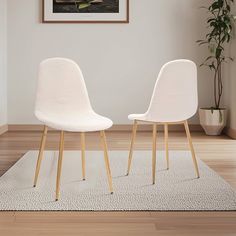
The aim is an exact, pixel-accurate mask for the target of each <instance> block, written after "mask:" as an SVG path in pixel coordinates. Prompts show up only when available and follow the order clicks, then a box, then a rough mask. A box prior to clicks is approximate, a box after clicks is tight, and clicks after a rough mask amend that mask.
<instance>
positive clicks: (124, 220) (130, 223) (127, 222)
mask: <svg viewBox="0 0 236 236" xmlns="http://www.w3.org/2000/svg"><path fill="white" fill-rule="evenodd" d="M107 139H108V147H109V149H110V150H127V149H128V147H129V142H130V133H127V132H108V133H107ZM99 141H100V140H99V135H98V134H89V135H87V136H86V147H87V149H89V150H97V149H100V142H99ZM193 141H194V146H195V150H196V153H197V156H198V158H201V159H202V160H203V161H204V162H205V163H207V164H208V165H209V166H210V167H211V168H212V169H214V170H215V171H216V172H217V173H218V174H219V175H221V176H222V177H223V178H224V179H225V180H227V181H228V182H229V183H230V184H231V185H232V186H233V187H234V188H236V141H235V140H230V139H229V138H227V137H224V136H223V137H207V136H205V135H204V134H202V133H193ZM39 142H40V133H38V132H8V133H6V134H4V135H2V136H0V175H2V174H4V173H5V172H6V171H7V170H8V169H9V168H10V167H11V166H12V165H13V164H14V163H15V162H16V161H17V160H19V159H20V158H21V157H22V156H23V155H24V154H25V153H26V152H27V151H29V150H34V149H38V146H39ZM58 143H59V134H58V133H56V132H51V133H49V137H48V142H47V149H57V148H58ZM157 147H158V148H159V149H163V148H164V144H163V134H162V133H160V134H159V137H158V145H157ZM65 148H66V149H70V150H72V149H73V150H79V149H80V138H79V135H78V134H66V140H65ZM135 148H136V149H139V150H145V149H150V148H151V133H145V132H140V133H138V136H137V142H136V145H135ZM170 149H172V150H186V149H188V146H187V142H186V137H185V135H184V134H183V133H171V134H170ZM32 168H33V167H32ZM0 201H1V199H0ZM8 235H16V236H21V235H30V236H32V235H40V236H46V235H57V236H60V235H63V236H64V235H65V236H68V235H77V236H78V235H79V236H80V235H84V236H90V235H96V236H100V235H102V236H108V235H109V236H110V235H111V236H113V235H117V236H118V235H122V236H123V235H129V236H132V235H135V236H141V235H144V236H152V235H182V236H185V235H186V236H187V235H188V236H189V235H214V236H215V235H222V236H224V235H236V212H155V213H151V212H118V213H114V212H112V213H92V212H88V213H81V212H0V236H8Z"/></svg>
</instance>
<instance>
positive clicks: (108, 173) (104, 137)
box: [100, 131, 113, 194]
mask: <svg viewBox="0 0 236 236" xmlns="http://www.w3.org/2000/svg"><path fill="white" fill-rule="evenodd" d="M100 136H101V141H102V145H103V150H104V159H105V164H106V171H107V177H108V183H109V188H110V192H111V194H113V187H112V177H111V168H110V163H109V159H108V150H107V141H106V135H105V132H104V131H101V132H100Z"/></svg>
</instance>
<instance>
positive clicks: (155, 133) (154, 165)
mask: <svg viewBox="0 0 236 236" xmlns="http://www.w3.org/2000/svg"><path fill="white" fill-rule="evenodd" d="M156 147H157V125H156V124H154V125H153V137H152V183H153V184H155V182H156Z"/></svg>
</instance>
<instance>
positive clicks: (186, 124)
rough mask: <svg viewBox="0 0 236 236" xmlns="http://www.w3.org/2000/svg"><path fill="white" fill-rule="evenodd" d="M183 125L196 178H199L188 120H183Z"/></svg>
mask: <svg viewBox="0 0 236 236" xmlns="http://www.w3.org/2000/svg"><path fill="white" fill-rule="evenodd" d="M184 127H185V131H186V135H187V138H188V143H189V147H190V150H191V153H192V158H193V163H194V167H195V171H196V174H197V178H200V174H199V169H198V164H197V159H196V156H195V152H194V147H193V142H192V138H191V134H190V131H189V126H188V121H184Z"/></svg>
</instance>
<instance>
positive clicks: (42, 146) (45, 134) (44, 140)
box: [34, 126, 48, 187]
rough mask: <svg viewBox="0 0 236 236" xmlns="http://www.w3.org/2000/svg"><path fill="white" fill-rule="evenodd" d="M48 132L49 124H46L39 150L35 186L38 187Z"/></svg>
mask: <svg viewBox="0 0 236 236" xmlns="http://www.w3.org/2000/svg"><path fill="white" fill-rule="evenodd" d="M47 132H48V128H47V126H44V131H43V135H42V139H41V144H40V150H39V155H38V161H37V165H36V170H35V176H34V187H36V185H37V181H38V176H39V171H40V166H41V162H42V158H43V152H44V148H45V143H46V137H47Z"/></svg>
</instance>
